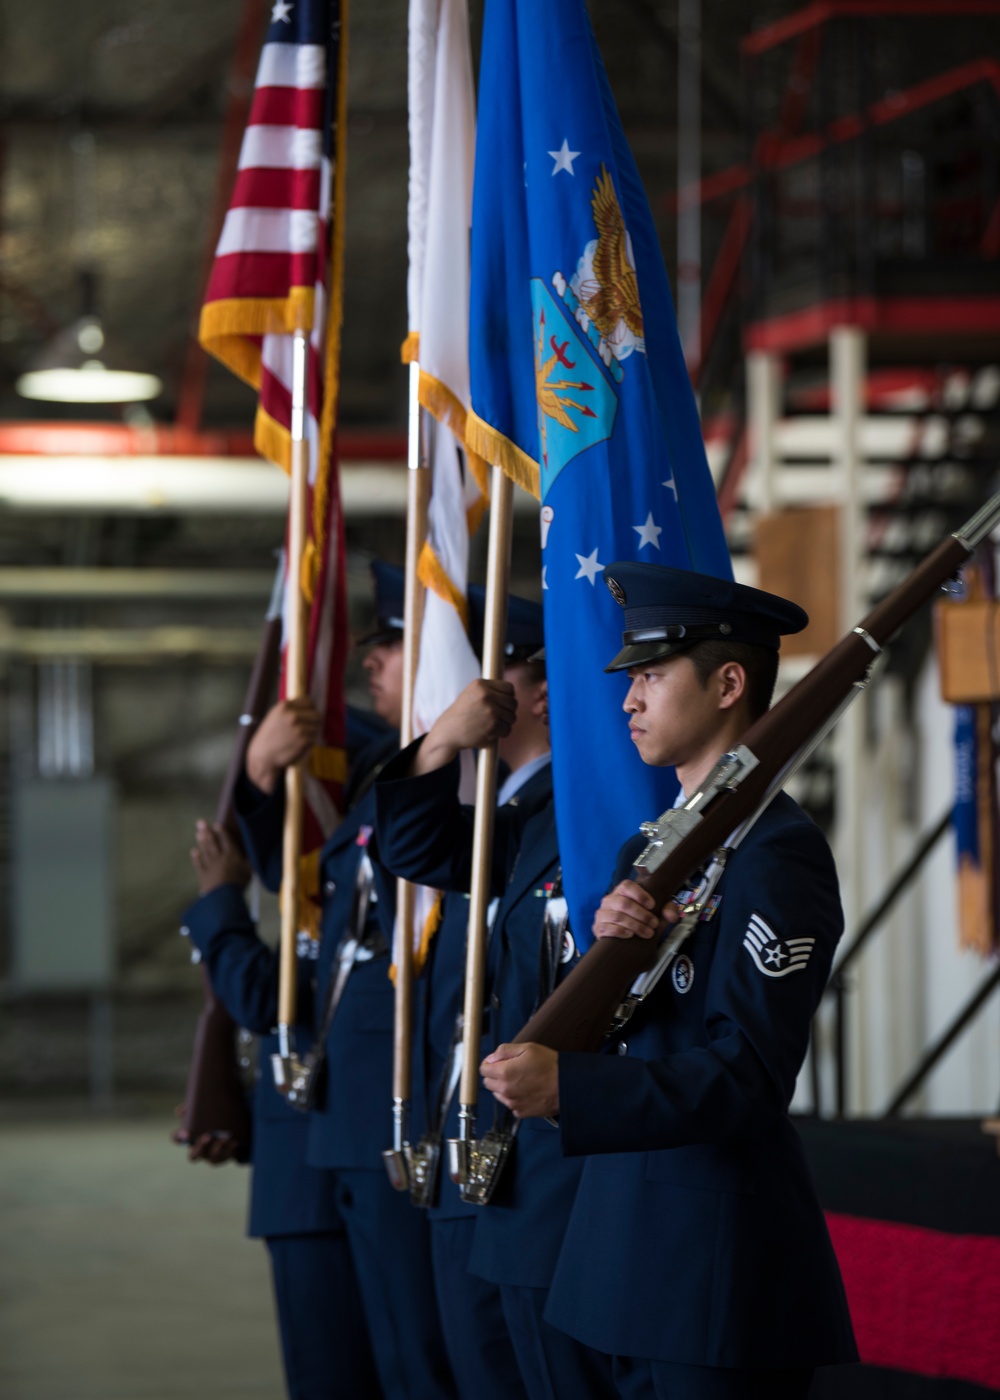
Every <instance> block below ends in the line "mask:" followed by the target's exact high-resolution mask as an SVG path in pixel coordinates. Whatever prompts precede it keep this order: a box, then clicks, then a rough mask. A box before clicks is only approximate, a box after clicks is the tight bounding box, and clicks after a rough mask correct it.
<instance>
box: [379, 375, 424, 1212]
mask: <svg viewBox="0 0 1000 1400" xmlns="http://www.w3.org/2000/svg"><path fill="white" fill-rule="evenodd" d="M419 389H420V365H419V364H418V363H417V361H416V360H411V362H410V406H409V424H408V431H409V442H408V454H407V467H408V471H407V492H406V594H405V599H404V604H403V713H402V717H401V719H400V725H399V743H400V747H401V748H404V749H405V748H406V746H407V745H408V744H410V743H412V742H413V691H414V686H415V683H416V678H417V663H418V661H419V659H420V626H421V622H422V621H423V603H424V595H423V589H422V588H421V585H420V580H419V579H418V577H417V561H418V560H419V558H420V551H421V550H422V549H423V546H424V540H425V539H426V537H427V508H428V503H429V501H430V492H431V473H430V470H429V468H428V466H427V462H426V459H425V457H424V454H423V451H422V449H421V436H420V398H419ZM416 893H417V892H416V887H415V886H414V885H411V884H410V882H409V881H408V880H399V881H398V882H397V885H396V933H395V939H394V947H393V963H394V965H395V969H396V986H395V1012H394V1021H393V1046H392V1147H391V1149H388V1150H387V1151H385V1152H383V1153H382V1160H383V1161H384V1162H385V1168H386V1171H387V1172H388V1173H389V1180H390V1181H391V1182H392V1184H393V1186H394V1187H395V1188H396V1190H397V1191H405V1190H406V1189H407V1188H408V1186H409V1184H410V1174H409V1152H410V1091H411V1083H412V1071H413V921H414V916H415V913H416Z"/></svg>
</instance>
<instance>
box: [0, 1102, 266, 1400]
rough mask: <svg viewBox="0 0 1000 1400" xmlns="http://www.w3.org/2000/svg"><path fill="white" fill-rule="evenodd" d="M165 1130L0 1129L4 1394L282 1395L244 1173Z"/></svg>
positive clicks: (134, 1399) (166, 1125)
mask: <svg viewBox="0 0 1000 1400" xmlns="http://www.w3.org/2000/svg"><path fill="white" fill-rule="evenodd" d="M171 1126H172V1124H171V1122H170V1121H169V1120H168V1119H166V1118H164V1119H159V1118H158V1119H156V1120H155V1121H148V1120H143V1121H140V1122H121V1121H118V1122H115V1121H110V1122H96V1123H95V1122H88V1123H67V1124H49V1123H45V1124H39V1123H30V1124H28V1123H16V1122H14V1123H12V1122H10V1121H7V1122H3V1123H0V1396H2V1397H3V1400H98V1397H100V1400H176V1398H177V1397H180V1396H184V1397H190V1396H193V1395H201V1396H210V1397H213V1400H215V1397H220V1400H224V1398H225V1397H234V1400H235V1398H236V1397H238V1398H239V1400H280V1397H281V1396H282V1395H283V1394H284V1387H283V1384H282V1377H281V1369H280V1359H279V1355H278V1344H277V1336H276V1330H275V1323H274V1319H273V1313H272V1308H271V1297H270V1281H269V1275H268V1267H267V1258H266V1250H265V1247H264V1245H263V1244H262V1243H261V1242H260V1241H256V1240H254V1241H248V1240H247V1239H246V1238H245V1236H244V1224H245V1212H246V1194H247V1175H246V1169H245V1168H242V1167H236V1166H233V1165H229V1166H226V1167H222V1168H218V1169H212V1168H209V1167H207V1166H205V1165H203V1164H200V1163H199V1164H197V1165H191V1164H189V1163H188V1161H187V1159H186V1157H185V1156H184V1154H183V1151H182V1150H181V1149H180V1148H177V1147H174V1146H173V1145H172V1144H171V1143H170V1142H169V1140H168V1134H169V1132H170V1128H171Z"/></svg>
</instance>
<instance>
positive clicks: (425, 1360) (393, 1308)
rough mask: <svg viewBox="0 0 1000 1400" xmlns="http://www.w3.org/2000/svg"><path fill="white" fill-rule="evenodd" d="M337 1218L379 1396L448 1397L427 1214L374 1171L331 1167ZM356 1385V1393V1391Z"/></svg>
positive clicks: (450, 1386) (451, 1394)
mask: <svg viewBox="0 0 1000 1400" xmlns="http://www.w3.org/2000/svg"><path fill="white" fill-rule="evenodd" d="M334 1175H335V1177H336V1179H337V1213H338V1215H339V1216H340V1218H341V1220H343V1222H344V1229H345V1231H346V1233H347V1243H348V1248H349V1249H350V1254H351V1261H352V1263H353V1265H354V1272H355V1276H356V1277H357V1280H358V1286H359V1288H360V1290H361V1299H362V1302H363V1304H364V1310H365V1316H366V1318H367V1320H368V1331H369V1334H370V1336H371V1341H372V1348H373V1350H374V1353H375V1365H376V1367H377V1369H378V1375H379V1380H380V1381H381V1382H382V1391H383V1393H384V1395H385V1397H386V1400H455V1397H456V1395H457V1391H456V1388H455V1382H454V1380H453V1378H452V1374H451V1368H450V1366H449V1364H448V1357H447V1353H446V1351H445V1345H444V1337H443V1335H442V1332H441V1321H440V1318H439V1317H438V1309H437V1299H436V1298H435V1295H434V1289H433V1288H432V1287H430V1286H429V1282H430V1279H431V1252H430V1240H429V1232H428V1229H427V1220H426V1218H425V1216H424V1213H423V1212H422V1211H418V1210H414V1208H413V1206H412V1205H410V1198H409V1196H408V1195H407V1194H406V1193H405V1192H402V1191H395V1190H393V1188H392V1186H391V1185H390V1183H389V1178H388V1177H387V1176H386V1174H385V1172H384V1171H383V1170H382V1168H381V1166H380V1167H379V1169H378V1170H377V1171H366V1170H364V1169H360V1168H359V1169H353V1168H337V1169H335V1170H334ZM363 1394H364V1392H359V1396H360V1395H363Z"/></svg>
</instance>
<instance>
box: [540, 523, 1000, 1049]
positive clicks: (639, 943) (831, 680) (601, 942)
mask: <svg viewBox="0 0 1000 1400" xmlns="http://www.w3.org/2000/svg"><path fill="white" fill-rule="evenodd" d="M998 519H1000V495H998V496H994V497H993V499H992V500H991V501H990V502H988V504H987V505H986V506H984V507H983V509H982V510H981V511H979V512H977V514H976V515H975V516H974V517H973V518H972V520H970V521H969V522H968V523H967V524H966V525H965V526H964V527H963V529H962V530H960V531H958V532H957V533H956V534H954V535H949V537H948V538H947V539H946V540H944V541H942V543H941V544H940V545H938V547H937V548H936V549H935V550H934V551H933V553H931V554H930V555H928V557H927V558H926V559H925V560H924V561H923V563H922V564H920V565H919V566H918V567H917V568H916V569H915V570H914V571H913V573H912V574H910V575H909V577H908V578H906V579H904V580H903V582H902V583H901V584H899V586H898V587H897V588H895V589H893V591H892V592H891V593H889V594H888V595H887V596H886V597H885V598H884V599H883V600H882V601H881V602H880V603H879V604H877V606H876V607H874V608H873V609H872V611H871V612H870V613H868V615H867V616H866V617H865V618H864V619H863V620H862V621H861V622H860V623H859V624H858V626H857V627H856V628H855V629H854V630H853V631H852V632H849V633H848V634H847V636H846V637H843V638H842V639H841V640H840V641H839V642H838V643H837V645H836V646H835V647H833V649H832V650H831V651H829V652H827V654H826V655H825V656H824V657H823V658H822V659H821V660H820V661H819V662H817V664H816V665H815V666H814V667H813V669H812V670H811V671H810V672H809V673H808V675H806V676H804V677H803V678H802V680H801V681H799V683H798V684H797V685H796V686H794V687H793V688H792V689H791V690H790V691H788V693H787V694H786V695H785V696H784V697H783V698H782V699H781V700H780V701H779V702H778V703H777V705H775V706H774V708H773V709H772V710H769V711H768V713H767V714H766V715H763V716H762V717H761V718H760V719H758V720H757V721H756V722H755V723H754V724H753V725H752V726H751V727H750V729H748V730H747V732H746V734H745V735H744V736H743V738H742V739H741V741H740V742H741V744H742V745H743V746H745V747H746V748H748V749H750V751H751V752H752V753H753V754H754V755H755V756H756V758H757V759H758V766H757V767H756V768H754V769H753V770H752V771H751V772H750V773H749V774H748V775H747V776H746V777H745V778H744V779H743V781H742V782H741V783H740V785H739V786H738V787H736V788H733V789H724V790H723V791H722V792H720V793H719V795H718V796H717V797H716V798H715V799H714V801H712V802H711V804H710V805H708V806H707V807H706V808H705V809H704V813H703V819H702V821H701V822H700V823H699V824H698V826H696V827H695V828H694V830H693V831H692V832H691V833H690V834H689V835H688V836H686V837H685V838H684V839H683V840H682V841H681V842H680V843H679V844H678V845H677V847H676V849H675V850H674V851H673V852H671V854H670V855H668V856H667V858H666V859H665V860H664V861H663V863H662V864H661V865H660V866H659V867H658V868H657V869H656V870H655V871H652V872H647V871H640V872H638V874H636V875H634V877H633V878H635V880H636V882H637V883H638V884H640V885H642V886H643V887H644V888H645V889H647V890H648V891H649V893H650V894H651V895H652V896H653V898H654V899H655V900H656V901H657V904H658V905H659V907H660V908H662V907H663V906H664V905H665V904H666V903H667V902H668V901H669V900H670V899H672V898H673V896H674V895H676V894H678V893H679V892H680V891H681V890H682V889H683V888H684V886H685V884H686V883H687V881H688V880H689V879H690V878H691V877H692V876H693V875H694V874H695V873H696V872H697V871H698V870H699V869H700V868H701V867H702V866H703V865H704V863H705V862H706V861H707V860H708V858H709V857H710V856H711V854H712V853H713V851H715V850H717V849H718V848H719V847H720V846H722V845H723V844H724V843H725V841H726V839H727V837H728V836H729V835H730V834H731V833H732V832H733V831H735V830H736V828H737V827H738V826H739V825H740V824H741V823H742V822H744V821H746V820H747V819H748V818H750V817H752V816H753V815H754V813H755V812H756V811H757V809H758V808H759V807H760V806H761V804H762V803H763V802H764V800H765V797H767V795H768V793H769V790H770V789H771V788H772V786H773V785H775V784H777V785H778V786H776V787H775V788H774V790H775V791H777V790H778V787H780V779H781V775H782V773H783V772H784V770H785V769H786V767H787V765H788V764H789V763H790V761H791V760H792V759H793V758H794V757H795V755H796V753H797V752H798V751H799V749H801V748H802V746H803V745H804V744H805V743H807V742H808V740H809V739H810V738H811V737H812V736H813V735H814V734H815V733H816V731H817V730H819V729H820V728H821V727H822V726H823V724H824V723H826V722H828V721H829V720H830V718H831V716H833V715H834V714H835V713H836V711H837V709H838V708H839V707H840V705H841V704H842V703H843V702H844V700H845V699H846V698H847V696H849V695H850V692H851V687H852V686H855V685H859V684H863V683H864V679H865V676H866V675H867V672H868V669H869V667H870V665H871V663H872V661H873V660H874V656H875V652H876V651H878V650H879V649H881V647H882V646H884V645H885V643H886V642H888V641H889V640H890V638H891V637H892V636H894V634H895V633H896V632H897V631H898V630H899V628H900V627H902V625H903V624H904V623H905V622H907V621H908V620H909V619H910V618H911V617H912V616H913V614H914V613H915V612H916V611H917V609H918V608H919V607H920V606H921V604H923V603H925V602H927V600H928V599H929V598H931V597H932V596H933V594H934V593H935V591H936V590H937V589H938V588H939V587H940V586H941V585H942V584H943V583H945V582H947V580H948V579H949V578H952V577H953V576H954V575H955V574H956V573H957V571H958V570H959V569H960V568H961V566H962V565H963V564H964V563H965V561H966V560H967V559H968V557H969V555H970V554H971V553H972V551H973V550H974V548H975V546H976V545H977V544H978V543H979V541H980V540H981V539H983V538H985V535H986V534H988V533H989V529H990V528H992V525H993V524H995V523H996V521H997V520H998ZM866 638H870V639H871V640H870V641H869V640H866ZM656 953H657V941H656V940H655V939H645V938H622V939H620V938H600V939H597V940H596V942H595V943H594V945H593V946H592V947H591V948H590V949H589V950H588V951H587V953H586V954H585V955H584V956H583V957H582V958H581V959H580V962H579V963H578V964H577V966H576V967H575V968H574V969H573V971H572V972H571V973H570V974H569V976H568V977H567V978H566V979H565V981H564V982H562V983H561V984H560V985H559V986H558V987H557V988H556V990H555V991H554V992H553V993H552V995H551V996H550V997H549V998H548V1000H547V1001H545V1002H543V1004H542V1005H541V1006H540V1007H539V1008H538V1010H537V1011H536V1012H535V1014H534V1016H532V1017H531V1019H530V1021H528V1023H527V1025H525V1026H524V1028H523V1029H522V1030H521V1031H520V1032H519V1033H518V1035H517V1036H516V1037H515V1043H516V1044H525V1043H527V1042H529V1041H530V1042H534V1043H536V1044H540V1045H547V1046H549V1047H550V1048H551V1049H553V1050H596V1049H597V1048H598V1046H599V1045H600V1043H601V1040H602V1039H603V1037H604V1035H605V1034H606V1033H607V1030H608V1028H609V1026H610V1025H611V1022H612V1020H613V1019H614V1015H615V1012H616V1011H617V1010H618V1007H619V1006H620V1004H621V1002H622V1001H623V1000H624V998H625V996H626V995H627V993H628V991H629V988H630V987H631V986H632V984H633V982H634V981H635V979H636V978H637V977H638V976H639V975H640V974H641V973H643V972H646V971H648V970H649V968H651V967H652V965H653V963H654V962H655V960H656Z"/></svg>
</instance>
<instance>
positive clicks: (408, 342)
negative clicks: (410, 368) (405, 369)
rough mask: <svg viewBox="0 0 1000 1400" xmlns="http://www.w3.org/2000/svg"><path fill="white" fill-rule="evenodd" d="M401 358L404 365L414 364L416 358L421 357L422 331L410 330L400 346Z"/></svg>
mask: <svg viewBox="0 0 1000 1400" xmlns="http://www.w3.org/2000/svg"><path fill="white" fill-rule="evenodd" d="M399 358H400V360H401V361H402V362H403V364H404V365H412V364H413V361H414V360H419V359H420V332H419V331H410V333H409V334H408V335H407V337H406V339H405V340H404V341H403V343H402V345H401V346H400V347H399Z"/></svg>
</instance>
